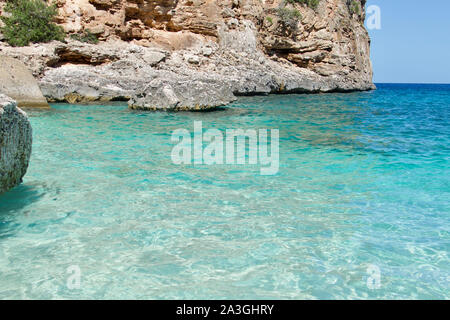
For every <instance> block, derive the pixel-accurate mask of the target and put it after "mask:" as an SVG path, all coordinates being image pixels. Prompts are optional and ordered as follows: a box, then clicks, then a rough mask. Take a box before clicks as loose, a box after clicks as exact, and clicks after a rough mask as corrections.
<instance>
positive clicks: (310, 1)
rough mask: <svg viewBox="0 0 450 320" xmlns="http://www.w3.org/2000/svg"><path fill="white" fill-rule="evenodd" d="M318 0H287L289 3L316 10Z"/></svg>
mask: <svg viewBox="0 0 450 320" xmlns="http://www.w3.org/2000/svg"><path fill="white" fill-rule="evenodd" d="M319 1H320V0H287V2H289V3H301V4H306V5H307V6H308V7H310V8H313V9H316V8H317V6H318V5H319Z"/></svg>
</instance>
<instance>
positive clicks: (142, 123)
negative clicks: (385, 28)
mask: <svg viewBox="0 0 450 320" xmlns="http://www.w3.org/2000/svg"><path fill="white" fill-rule="evenodd" d="M53 107H54V109H53V110H52V111H49V112H31V113H29V114H30V116H31V122H32V126H33V130H34V145H33V155H32V159H31V164H30V168H29V171H28V173H27V175H26V177H25V179H24V183H23V184H22V185H21V186H19V187H17V188H15V189H14V190H12V191H10V192H8V193H6V194H3V195H1V196H0V298H37V299H52V298H62V299H65V298H75V299H79V298H101V299H116V298H137V299H176V298H192V299H210V298H234V299H244V298H255V299H258V298H275V299H280V298H281V299H294V298H295V299H301V298H320V299H342V298H345V299H348V298H350V299H353V298H355V299H358V298H394V299H398V298H425V299H436V298H445V299H449V298H450V260H449V250H450V222H449V213H450V179H449V177H450V165H449V157H450V86H419V85H395V86H393V85H379V90H377V91H374V92H365V93H352V94H324V95H288V96H268V97H252V98H242V99H240V100H239V101H238V102H237V103H235V104H234V105H232V106H230V107H228V108H226V109H224V110H221V111H216V112H208V113H141V112H131V111H128V110H127V109H126V106H124V105H115V106H73V105H54V106H53ZM194 120H202V121H203V127H204V128H205V129H208V128H213V127H214V128H219V129H222V130H225V129H226V128H243V129H250V128H256V129H259V128H269V129H270V128H274V129H279V130H280V170H279V173H278V174H277V175H276V176H261V175H260V174H259V166H248V165H247V166H227V165H213V166H194V165H189V166H178V165H174V164H172V162H171V158H170V155H171V150H172V147H173V145H174V144H173V143H172V142H171V141H170V137H171V132H172V131H173V130H175V129H177V128H186V129H188V130H190V131H192V130H193V121H194ZM73 265H76V266H78V267H79V268H80V270H81V286H80V288H79V289H69V288H68V287H67V280H68V277H69V276H70V274H68V273H67V268H69V267H70V266H73ZM368 265H375V266H377V267H378V268H379V269H380V271H381V287H380V288H379V289H376V290H373V289H369V288H368V286H367V278H368V277H369V275H368V273H367V267H368Z"/></svg>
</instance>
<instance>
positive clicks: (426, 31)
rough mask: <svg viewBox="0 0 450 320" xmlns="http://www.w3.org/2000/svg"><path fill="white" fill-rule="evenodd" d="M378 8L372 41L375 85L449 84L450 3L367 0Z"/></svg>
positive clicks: (432, 0)
mask: <svg viewBox="0 0 450 320" xmlns="http://www.w3.org/2000/svg"><path fill="white" fill-rule="evenodd" d="M367 5H368V6H369V5H377V6H379V7H380V9H381V29H380V30H375V29H374V30H369V34H370V37H371V39H372V48H371V50H372V53H371V56H372V63H373V69H374V82H376V83H381V82H400V83H450V1H449V0H428V1H419V0H368V1H367Z"/></svg>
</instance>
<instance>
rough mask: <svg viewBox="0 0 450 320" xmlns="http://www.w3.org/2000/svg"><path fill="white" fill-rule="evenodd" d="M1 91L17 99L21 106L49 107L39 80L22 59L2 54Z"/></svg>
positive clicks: (0, 64) (0, 56) (0, 61)
mask: <svg viewBox="0 0 450 320" xmlns="http://www.w3.org/2000/svg"><path fill="white" fill-rule="evenodd" d="M0 93H3V94H5V95H7V96H9V97H11V98H13V99H14V100H16V101H17V104H18V106H19V107H27V108H49V105H48V103H47V100H46V99H45V97H44V96H43V95H42V92H41V89H39V86H38V83H37V80H36V79H35V78H34V77H33V75H32V74H31V72H30V71H29V70H28V68H27V67H26V66H25V64H24V63H22V62H21V61H19V60H17V59H14V58H11V57H7V56H2V55H0Z"/></svg>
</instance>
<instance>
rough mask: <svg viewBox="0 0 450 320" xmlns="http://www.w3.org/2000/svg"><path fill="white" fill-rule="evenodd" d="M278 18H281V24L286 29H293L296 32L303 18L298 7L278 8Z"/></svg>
mask: <svg viewBox="0 0 450 320" xmlns="http://www.w3.org/2000/svg"><path fill="white" fill-rule="evenodd" d="M277 15H278V18H280V25H281V28H282V29H283V30H284V31H291V32H293V33H295V32H296V31H297V28H298V23H299V22H300V21H301V20H302V14H301V13H300V11H298V10H297V9H289V8H286V7H285V8H278V9H277Z"/></svg>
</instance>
